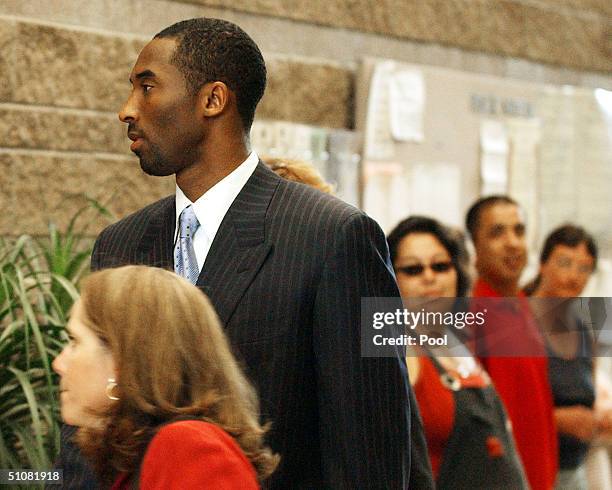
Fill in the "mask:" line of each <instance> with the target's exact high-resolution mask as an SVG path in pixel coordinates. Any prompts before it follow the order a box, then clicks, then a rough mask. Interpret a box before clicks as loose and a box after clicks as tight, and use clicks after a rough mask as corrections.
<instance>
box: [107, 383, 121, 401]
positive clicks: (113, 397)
mask: <svg viewBox="0 0 612 490" xmlns="http://www.w3.org/2000/svg"><path fill="white" fill-rule="evenodd" d="M116 387H117V382H116V381H115V378H108V383H107V384H106V396H107V397H108V399H109V400H113V401H117V400H119V397H116V396H113V395H112V394H111V392H112V391H113V389H114V388H116Z"/></svg>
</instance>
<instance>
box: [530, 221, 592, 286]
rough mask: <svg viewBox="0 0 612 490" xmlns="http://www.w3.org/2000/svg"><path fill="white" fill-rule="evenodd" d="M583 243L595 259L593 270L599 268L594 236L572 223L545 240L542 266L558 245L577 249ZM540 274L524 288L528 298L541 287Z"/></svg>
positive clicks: (560, 228) (541, 257)
mask: <svg viewBox="0 0 612 490" xmlns="http://www.w3.org/2000/svg"><path fill="white" fill-rule="evenodd" d="M581 243H584V244H585V246H586V248H587V251H588V252H589V255H590V256H591V257H593V270H594V269H595V268H596V267H597V255H598V250H597V244H596V243H595V239H594V238H593V235H591V234H590V233H589V232H588V231H586V230H585V229H584V228H582V227H581V226H577V225H573V224H571V223H567V224H565V225H562V226H559V227H558V228H555V229H554V230H553V231H551V232H550V234H549V235H548V236H547V237H546V240H544V245H543V246H542V252H541V253H540V264H545V263H546V262H547V261H548V259H549V258H550V255H551V254H552V253H553V250H554V249H555V247H557V246H558V245H565V246H566V247H570V248H575V247H577V246H578V245H580V244H581ZM541 279H542V278H541V277H540V274H538V275H537V276H536V277H535V279H533V280H532V281H530V282H529V283H528V284H527V285H526V286H525V287H524V288H523V291H524V292H525V294H526V295H527V296H531V295H532V294H533V293H534V292H535V291H536V289H538V287H539V286H540V281H541Z"/></svg>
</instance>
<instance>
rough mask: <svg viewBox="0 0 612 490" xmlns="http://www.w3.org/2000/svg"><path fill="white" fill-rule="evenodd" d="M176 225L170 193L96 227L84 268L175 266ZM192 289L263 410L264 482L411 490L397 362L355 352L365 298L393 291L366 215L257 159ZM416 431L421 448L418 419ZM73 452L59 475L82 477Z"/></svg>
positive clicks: (404, 395) (382, 247)
mask: <svg viewBox="0 0 612 490" xmlns="http://www.w3.org/2000/svg"><path fill="white" fill-rule="evenodd" d="M174 226H175V206H174V197H173V196H170V197H167V198H165V199H162V200H161V201H158V202H156V203H154V204H151V205H150V206H148V207H146V208H144V209H142V210H141V211H139V212H137V213H135V214H133V215H131V216H129V217H127V218H125V219H123V220H121V221H119V222H118V223H115V224H113V225H111V226H110V227H108V228H107V229H106V230H104V231H103V232H102V233H101V234H100V236H99V237H98V240H97V241H96V245H95V248H94V252H93V256H92V268H93V269H100V268H105V267H113V266H119V265H124V264H147V265H154V266H159V267H164V268H169V269H172V267H173V260H172V252H173V237H174ZM197 285H198V286H199V287H200V288H201V289H202V290H203V291H204V292H205V293H206V294H208V296H209V297H210V299H211V300H212V303H213V304H214V306H215V308H216V309H217V312H218V314H219V317H220V319H221V322H222V324H223V325H224V326H225V330H226V333H227V334H228V336H229V338H230V340H231V342H232V345H233V346H234V348H235V353H236V355H237V357H238V358H239V359H240V360H241V361H242V362H243V365H244V366H245V369H246V371H247V374H248V375H249V377H250V379H251V380H252V381H253V383H254V384H255V386H256V388H257V389H258V392H259V396H260V400H261V410H262V417H263V419H264V420H269V421H272V429H271V432H270V433H269V437H268V441H269V444H270V445H271V447H272V448H273V450H274V451H276V452H278V453H280V454H281V457H282V461H281V464H280V466H279V468H278V470H277V471H276V473H275V474H274V475H273V477H272V478H271V480H270V481H269V483H268V485H269V487H270V488H275V489H276V488H279V489H280V488H308V489H323V488H334V489H336V488H338V489H343V488H347V489H349V488H350V489H374V488H381V489H383V488H384V489H399V488H406V487H407V486H408V474H409V471H410V447H409V446H410V437H409V433H410V408H409V402H408V394H409V392H410V387H409V385H408V384H407V376H406V373H405V364H404V362H403V359H402V358H396V359H394V358H362V357H361V355H360V333H359V329H360V308H361V306H360V300H361V298H362V297H368V296H369V297H372V296H398V291H397V287H396V284H395V281H394V277H393V274H392V272H391V269H390V266H389V261H388V250H387V245H386V241H385V237H384V234H383V233H382V231H381V230H380V228H379V227H378V225H377V224H376V223H375V222H374V221H373V220H371V219H370V218H368V217H367V216H366V215H365V214H363V213H362V212H361V211H359V210H357V209H355V208H353V207H351V206H349V205H348V204H346V203H344V202H342V201H340V200H338V199H336V198H334V197H332V196H328V195H326V194H322V193H320V192H318V191H316V190H314V189H312V188H310V187H307V186H304V185H301V184H296V183H294V182H289V181H286V180H284V179H281V178H279V177H278V176H277V175H276V174H274V173H273V172H271V171H270V170H268V169H267V168H266V167H265V165H263V164H262V163H261V162H260V163H259V165H258V167H257V169H256V170H255V172H254V173H253V175H252V176H251V178H250V179H249V181H248V182H247V184H246V185H245V187H244V188H243V189H242V190H241V192H240V193H239V195H238V196H237V198H236V199H235V201H234V203H233V204H232V205H231V207H230V209H229V210H228V212H227V214H226V216H225V218H224V219H223V222H222V223H221V226H220V228H219V231H218V232H217V235H216V237H215V239H214V241H213V243H212V246H211V249H210V251H209V253H208V256H207V259H206V262H205V263H204V266H203V268H202V271H201V273H200V276H199V279H198V282H197ZM151 294H155V291H151ZM161 300H163V298H160V301H161ZM410 394H411V393H410ZM415 429H416V430H418V431H419V432H418V434H417V446H419V452H420V454H419V455H418V456H419V457H423V453H424V452H425V446H424V442H423V438H422V427H421V426H420V421H418V420H417V427H415ZM73 450H74V447H71V446H70V445H69V444H67V445H66V449H65V450H64V449H63V453H64V454H63V457H62V459H64V461H63V464H64V467H65V471H64V473H65V479H66V480H68V479H69V478H70V476H71V475H70V474H71V473H72V474H74V476H75V478H76V479H75V482H77V484H78V483H79V482H80V483H83V480H80V478H81V477H82V475H80V474H79V472H80V471H81V470H80V469H79V468H77V466H79V465H77V466H74V463H75V456H76V455H75V454H74V453H71V451H73ZM66 459H67V460H66ZM425 464H426V460H425ZM419 465H420V468H416V470H417V473H418V472H423V475H424V480H423V481H430V479H429V480H428V478H429V477H428V475H427V470H428V468H427V467H424V466H423V460H422V459H421V461H420V462H419ZM423 475H422V476H423ZM414 476H415V475H413V480H412V481H415V480H414ZM419 486H420V485H419ZM427 486H429V485H427Z"/></svg>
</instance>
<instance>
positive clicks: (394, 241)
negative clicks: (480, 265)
mask: <svg viewBox="0 0 612 490" xmlns="http://www.w3.org/2000/svg"><path fill="white" fill-rule="evenodd" d="M412 233H429V234H431V235H433V236H434V237H436V239H437V240H438V241H439V242H440V243H441V244H442V246H443V247H444V248H445V249H446V251H447V252H448V254H449V255H450V257H451V262H452V263H453V266H454V267H455V270H456V271H457V296H459V297H461V296H466V295H467V294H468V291H469V290H470V286H471V280H470V274H469V272H468V264H469V255H468V252H467V249H466V248H465V239H464V236H463V233H462V232H461V231H459V230H453V229H451V228H449V227H447V226H445V225H443V224H442V223H440V222H439V221H437V220H435V219H433V218H428V217H426V216H410V217H409V218H406V219H405V220H404V221H402V222H401V223H400V224H398V225H397V226H396V227H395V228H394V229H393V231H391V233H389V236H388V237H387V242H388V243H389V254H390V255H391V262H392V263H393V264H395V259H396V258H397V253H398V248H399V244H400V242H401V241H402V240H403V239H404V237H406V236H407V235H410V234H412Z"/></svg>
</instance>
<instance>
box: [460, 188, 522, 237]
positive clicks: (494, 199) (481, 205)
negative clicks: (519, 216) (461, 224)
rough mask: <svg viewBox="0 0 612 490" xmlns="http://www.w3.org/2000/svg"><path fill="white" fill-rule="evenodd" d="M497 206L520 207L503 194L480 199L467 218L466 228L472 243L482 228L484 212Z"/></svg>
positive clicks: (471, 208)
mask: <svg viewBox="0 0 612 490" xmlns="http://www.w3.org/2000/svg"><path fill="white" fill-rule="evenodd" d="M495 204H513V205H514V206H517V207H518V203H517V202H516V201H515V200H514V199H512V198H511V197H510V196H506V195H503V194H497V195H494V196H487V197H483V198H480V199H478V201H476V202H475V203H474V204H472V206H471V207H470V209H469V211H468V212H467V215H466V217H465V227H466V229H467V231H468V233H469V234H470V237H471V238H472V241H474V239H475V237H476V232H477V231H478V227H479V226H480V216H481V215H482V213H483V211H485V210H486V209H488V208H490V207H491V206H493V205H495Z"/></svg>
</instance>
